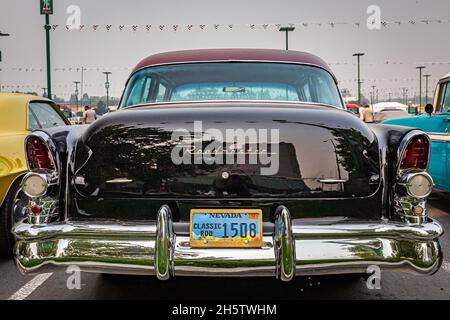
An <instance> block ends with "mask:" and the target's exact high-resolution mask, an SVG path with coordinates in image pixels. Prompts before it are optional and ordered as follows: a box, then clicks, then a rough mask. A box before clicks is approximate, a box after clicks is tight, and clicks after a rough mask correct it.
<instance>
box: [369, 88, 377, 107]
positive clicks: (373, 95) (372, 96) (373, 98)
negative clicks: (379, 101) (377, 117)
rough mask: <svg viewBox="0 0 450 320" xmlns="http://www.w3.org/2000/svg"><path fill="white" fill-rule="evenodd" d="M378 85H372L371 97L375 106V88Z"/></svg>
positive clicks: (371, 102)
mask: <svg viewBox="0 0 450 320" xmlns="http://www.w3.org/2000/svg"><path fill="white" fill-rule="evenodd" d="M376 87H377V86H372V95H371V99H370V104H371V105H372V106H373V103H374V100H375V88H376Z"/></svg>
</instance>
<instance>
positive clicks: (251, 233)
mask: <svg viewBox="0 0 450 320" xmlns="http://www.w3.org/2000/svg"><path fill="white" fill-rule="evenodd" d="M262 235H263V231H262V211H261V210H260V209H192V210H191V222H190V245H191V247H193V248H195V247H197V248H205V247H210V248H260V247H262V244H263V242H262Z"/></svg>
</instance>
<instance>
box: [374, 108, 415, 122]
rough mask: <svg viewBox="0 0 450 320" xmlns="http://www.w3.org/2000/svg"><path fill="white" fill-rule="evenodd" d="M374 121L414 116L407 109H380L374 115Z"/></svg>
mask: <svg viewBox="0 0 450 320" xmlns="http://www.w3.org/2000/svg"><path fill="white" fill-rule="evenodd" d="M373 117H374V121H375V122H376V123H380V122H383V121H386V120H389V119H401V118H409V117H412V115H410V114H409V113H408V112H407V111H404V110H397V109H387V110H380V111H378V112H376V113H374V115H373Z"/></svg>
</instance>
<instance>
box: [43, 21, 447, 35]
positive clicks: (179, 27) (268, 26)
mask: <svg viewBox="0 0 450 320" xmlns="http://www.w3.org/2000/svg"><path fill="white" fill-rule="evenodd" d="M445 23H450V19H448V18H445V19H420V20H394V21H381V23H380V27H381V28H389V27H393V26H413V25H419V24H423V25H431V24H445ZM286 25H287V26H290V27H297V28H305V29H306V28H310V27H329V28H335V27H339V26H353V27H356V28H360V27H364V26H366V25H367V24H366V22H361V21H354V22H333V21H330V22H298V23H288V24H281V23H261V24H258V23H250V24H219V23H214V24H156V25H154V24H81V25H78V26H76V25H59V24H53V25H51V29H52V30H53V31H56V30H60V29H61V30H66V31H94V32H96V31H107V32H108V31H132V32H138V31H146V32H150V31H159V32H162V31H173V32H177V31H194V30H201V31H204V30H215V31H218V30H233V29H235V28H242V27H244V28H248V29H250V30H273V29H275V30H278V29H279V28H280V27H282V26H286Z"/></svg>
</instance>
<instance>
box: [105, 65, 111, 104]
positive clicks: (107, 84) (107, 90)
mask: <svg viewBox="0 0 450 320" xmlns="http://www.w3.org/2000/svg"><path fill="white" fill-rule="evenodd" d="M103 74H104V75H106V82H105V88H106V109H107V110H109V75H110V74H111V72H109V71H105V72H103Z"/></svg>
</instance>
